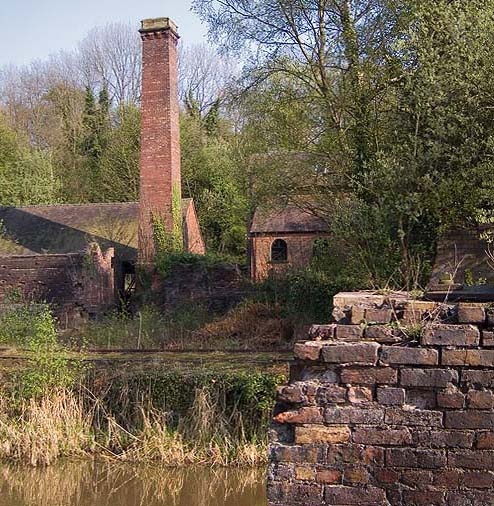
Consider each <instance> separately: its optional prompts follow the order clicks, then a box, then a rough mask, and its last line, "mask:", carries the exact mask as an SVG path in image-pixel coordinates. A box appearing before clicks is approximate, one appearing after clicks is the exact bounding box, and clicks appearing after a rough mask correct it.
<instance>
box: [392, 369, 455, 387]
mask: <svg viewBox="0 0 494 506" xmlns="http://www.w3.org/2000/svg"><path fill="white" fill-rule="evenodd" d="M455 382H458V372H457V371H453V370H448V369H403V370H402V371H401V381H400V383H401V384H402V385H403V386H412V387H433V388H443V387H446V386H447V385H448V384H449V383H455Z"/></svg>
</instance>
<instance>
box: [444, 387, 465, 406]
mask: <svg viewBox="0 0 494 506" xmlns="http://www.w3.org/2000/svg"><path fill="white" fill-rule="evenodd" d="M437 405H438V407H440V408H450V409H462V408H463V407H464V406H465V394H463V393H462V392H460V391H459V390H458V389H457V388H455V387H453V386H451V385H450V386H449V387H448V388H446V390H444V391H442V392H438V393H437Z"/></svg>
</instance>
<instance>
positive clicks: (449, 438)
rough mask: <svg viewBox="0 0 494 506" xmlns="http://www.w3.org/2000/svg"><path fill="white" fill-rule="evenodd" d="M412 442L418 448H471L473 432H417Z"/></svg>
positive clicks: (421, 430)
mask: <svg viewBox="0 0 494 506" xmlns="http://www.w3.org/2000/svg"><path fill="white" fill-rule="evenodd" d="M413 439H414V442H415V444H416V445H417V446H420V447H430V448H472V446H473V440H474V432H473V431H471V432H468V431H461V430H447V429H445V430H428V431H424V430H423V429H420V430H417V431H415V432H414V434H413Z"/></svg>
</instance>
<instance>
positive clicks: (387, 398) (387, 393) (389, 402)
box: [377, 387, 405, 406]
mask: <svg viewBox="0 0 494 506" xmlns="http://www.w3.org/2000/svg"><path fill="white" fill-rule="evenodd" d="M377 401H378V402H379V403H380V404H383V405H385V406H401V405H403V404H405V390H404V389H403V388H394V387H380V388H378V389H377Z"/></svg>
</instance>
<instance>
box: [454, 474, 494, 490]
mask: <svg viewBox="0 0 494 506" xmlns="http://www.w3.org/2000/svg"><path fill="white" fill-rule="evenodd" d="M461 483H462V486H463V487H464V488H492V486H493V485H494V473H492V472H488V471H484V472H482V471H469V472H466V473H464V474H463V476H462V480H461Z"/></svg>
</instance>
